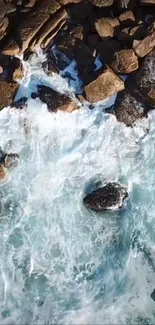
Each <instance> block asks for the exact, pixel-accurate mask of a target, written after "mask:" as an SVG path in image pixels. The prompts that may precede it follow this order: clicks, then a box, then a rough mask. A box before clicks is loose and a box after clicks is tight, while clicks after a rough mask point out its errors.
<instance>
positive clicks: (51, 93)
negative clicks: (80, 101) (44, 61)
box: [32, 85, 78, 113]
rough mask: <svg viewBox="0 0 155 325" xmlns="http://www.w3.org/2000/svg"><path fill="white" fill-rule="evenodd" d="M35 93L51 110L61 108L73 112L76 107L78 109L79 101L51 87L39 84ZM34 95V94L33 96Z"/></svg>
mask: <svg viewBox="0 0 155 325" xmlns="http://www.w3.org/2000/svg"><path fill="white" fill-rule="evenodd" d="M34 95H36V98H37V97H38V98H39V99H40V100H41V101H42V102H43V103H45V104H46V105H47V108H48V110H49V111H51V112H57V111H58V110H61V111H64V112H68V113H71V112H72V111H74V110H75V109H78V105H77V103H75V102H74V101H73V100H72V99H71V98H70V97H68V96H66V95H64V94H60V93H58V92H57V91H55V90H54V89H52V88H50V87H46V86H42V85H40V86H38V93H37V94H34ZM34 95H33V94H32V97H33V98H34Z"/></svg>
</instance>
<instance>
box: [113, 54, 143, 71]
mask: <svg viewBox="0 0 155 325" xmlns="http://www.w3.org/2000/svg"><path fill="white" fill-rule="evenodd" d="M110 66H111V68H112V69H113V71H114V72H116V73H124V74H126V73H131V72H133V71H135V70H137V69H138V58H137V56H136V55H135V53H134V51H133V50H121V51H118V52H115V54H114V57H113V60H112V63H111V64H110Z"/></svg>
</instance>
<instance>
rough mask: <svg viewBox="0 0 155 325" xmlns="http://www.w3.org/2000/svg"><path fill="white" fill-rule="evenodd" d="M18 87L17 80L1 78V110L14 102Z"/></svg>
mask: <svg viewBox="0 0 155 325" xmlns="http://www.w3.org/2000/svg"><path fill="white" fill-rule="evenodd" d="M18 87H19V85H18V84H17V83H16V82H13V81H6V80H4V79H2V78H0V110H1V109H3V108H4V107H7V106H10V105H11V104H12V102H13V101H14V98H15V95H16V93H17V90H18Z"/></svg>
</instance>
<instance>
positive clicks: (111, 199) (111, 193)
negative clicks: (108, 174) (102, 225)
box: [83, 183, 128, 212]
mask: <svg viewBox="0 0 155 325" xmlns="http://www.w3.org/2000/svg"><path fill="white" fill-rule="evenodd" d="M127 197H128V193H127V189H126V188H125V187H124V186H122V185H120V184H118V183H107V184H106V185H105V186H103V187H100V188H98V189H97V190H95V191H93V192H92V193H90V194H88V195H86V196H85V197H84V199H83V203H84V205H85V206H86V207H87V208H88V209H90V210H93V211H95V212H102V211H108V210H111V211H114V210H118V209H120V208H122V206H123V202H124V200H125V199H126V198H127Z"/></svg>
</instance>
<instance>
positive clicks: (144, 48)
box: [133, 31, 155, 58]
mask: <svg viewBox="0 0 155 325" xmlns="http://www.w3.org/2000/svg"><path fill="white" fill-rule="evenodd" d="M154 46H155V31H154V32H153V33H151V34H150V35H148V36H147V37H145V38H144V39H143V40H141V41H137V40H135V41H134V42H133V49H134V51H135V53H136V54H137V55H138V56H139V57H140V58H142V57H144V56H146V55H147V54H148V53H149V52H151V50H152V49H153V48H154Z"/></svg>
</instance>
